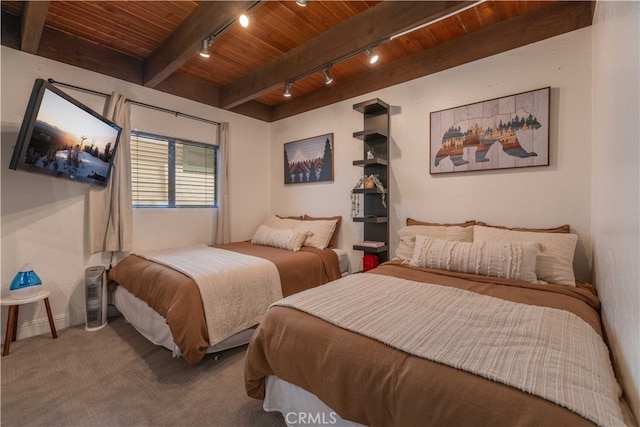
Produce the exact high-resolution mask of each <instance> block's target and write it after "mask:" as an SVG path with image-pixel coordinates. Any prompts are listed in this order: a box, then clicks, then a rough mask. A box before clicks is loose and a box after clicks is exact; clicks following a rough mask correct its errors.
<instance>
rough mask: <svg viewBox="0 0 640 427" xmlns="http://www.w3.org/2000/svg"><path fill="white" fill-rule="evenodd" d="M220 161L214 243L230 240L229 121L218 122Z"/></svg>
mask: <svg viewBox="0 0 640 427" xmlns="http://www.w3.org/2000/svg"><path fill="white" fill-rule="evenodd" d="M218 143H219V147H220V162H219V168H220V169H219V170H218V179H219V180H220V185H219V186H218V189H219V190H220V197H219V200H218V226H217V229H216V243H218V244H220V243H229V242H230V241H231V237H230V236H231V230H230V225H229V170H228V166H229V150H228V145H229V123H227V122H224V123H221V124H220V139H219V142H218Z"/></svg>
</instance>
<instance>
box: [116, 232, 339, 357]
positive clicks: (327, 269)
mask: <svg viewBox="0 0 640 427" xmlns="http://www.w3.org/2000/svg"><path fill="white" fill-rule="evenodd" d="M214 247H216V248H220V249H225V250H229V251H233V252H237V253H241V254H245V255H251V256H255V257H259V258H263V259H266V260H268V261H271V262H272V263H273V264H275V266H276V268H277V270H278V273H279V276H280V285H281V287H282V294H283V295H284V296H287V295H291V294H294V293H296V292H300V291H302V290H304V289H308V288H312V287H315V286H319V285H322V284H324V283H327V282H329V281H331V280H334V279H336V278H339V277H340V270H339V266H338V259H337V255H336V253H335V252H334V251H333V250H331V249H324V250H319V249H315V248H311V247H303V248H302V249H301V250H300V251H297V252H293V251H288V250H284V249H278V248H274V247H269V246H259V245H253V244H251V243H250V242H236V243H228V244H222V245H215V246H214ZM109 283H110V288H111V289H112V290H113V289H115V287H117V286H122V287H124V288H125V289H126V290H127V291H129V292H130V293H132V294H133V295H134V296H135V297H137V298H139V299H141V300H143V301H145V302H146V303H147V304H148V305H149V306H150V307H151V308H152V309H153V310H155V311H156V312H157V313H158V314H160V315H161V316H162V317H163V318H165V319H166V322H167V324H168V326H169V329H170V330H171V335H172V336H173V340H174V342H175V344H176V345H177V346H178V348H179V349H180V353H181V355H182V356H183V357H184V358H185V360H186V361H187V362H188V363H190V364H195V363H197V362H199V361H200V360H201V359H202V358H203V357H204V355H205V354H206V352H207V349H208V348H209V344H210V343H209V335H208V331H207V324H206V319H205V310H204V309H203V300H202V298H201V295H200V291H199V289H198V286H197V285H196V283H195V282H194V280H193V279H191V278H190V277H188V276H187V275H185V274H183V273H181V272H179V271H177V270H175V269H172V268H170V267H167V266H165V265H162V264H159V263H156V262H153V261H150V260H148V259H145V258H142V257H140V256H136V255H129V256H127V257H125V258H124V259H123V260H122V261H120V262H119V263H118V264H117V265H116V266H115V267H113V268H112V269H111V270H110V272H109Z"/></svg>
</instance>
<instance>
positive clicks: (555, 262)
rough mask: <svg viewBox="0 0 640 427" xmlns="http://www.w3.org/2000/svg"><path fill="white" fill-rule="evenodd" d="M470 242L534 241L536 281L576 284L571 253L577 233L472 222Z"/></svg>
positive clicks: (574, 246)
mask: <svg viewBox="0 0 640 427" xmlns="http://www.w3.org/2000/svg"><path fill="white" fill-rule="evenodd" d="M473 241H474V242H501V243H507V242H513V243H522V242H537V243H539V244H540V249H539V250H538V255H537V257H536V276H537V277H538V280H542V281H545V282H549V283H557V284H561V285H569V286H575V285H576V279H575V275H574V273H573V255H574V253H575V249H576V244H577V242H578V236H577V235H575V234H570V233H541V232H533V231H514V230H504V229H500V228H493V227H483V226H480V225H474V226H473Z"/></svg>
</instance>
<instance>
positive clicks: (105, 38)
mask: <svg viewBox="0 0 640 427" xmlns="http://www.w3.org/2000/svg"><path fill="white" fill-rule="evenodd" d="M593 9H594V4H593V2H591V1H523V0H520V1H503V0H498V1H490V0H487V1H482V2H475V1H473V2H471V1H406V2H405V1H361V0H355V1H336V0H332V1H320V0H310V1H308V2H307V5H306V7H301V6H299V5H298V4H297V3H296V2H295V1H276V0H269V1H187V0H184V1H76V0H73V1H50V2H49V1H28V2H24V1H2V39H1V42H2V44H3V45H5V46H8V47H11V48H14V49H20V50H23V51H25V52H28V53H32V54H36V55H40V56H43V57H47V58H50V59H54V60H56V61H60V62H64V63H68V64H71V65H75V66H78V67H81V68H85V69H88V70H92V71H96V72H100V73H103V74H106V75H110V76H113V77H116V78H120V79H123V80H126V81H130V82H132V83H136V84H140V85H145V86H148V87H152V88H155V89H157V90H160V91H164V92H168V93H172V94H175V95H178V96H182V97H184V98H187V99H192V100H195V101H199V102H202V103H205V104H208V105H212V106H215V107H219V108H223V109H228V110H232V111H235V112H238V113H240V114H244V115H247V116H250V117H254V118H257V119H260V120H264V121H268V122H270V121H274V120H279V119H282V118H285V117H289V116H292V115H295V114H299V113H302V112H304V111H309V110H312V109H314V108H318V107H322V106H325V105H329V104H332V103H335V102H338V101H341V100H344V99H348V98H352V97H355V96H358V95H361V94H364V93H368V92H371V91H374V90H378V89H381V88H384V87H388V86H391V85H394V84H398V83H402V82H405V81H408V80H411V79H415V78H418V77H422V76H425V75H428V74H431V73H435V72H438V71H442V70H445V69H447V68H450V67H455V66H457V65H461V64H464V63H467V62H470V61H474V60H477V59H481V58H484V57H487V56H490V55H495V54H497V53H500V52H503V51H506V50H510V49H514V48H517V47H520V46H524V45H526V44H530V43H533V42H536V41H539V40H542V39H545V38H549V37H553V36H556V35H559V34H562V33H565V32H568V31H573V30H576V29H579V28H582V27H585V26H588V25H591V22H592V18H593ZM460 10H462V11H460ZM456 11H459V13H457V14H454V15H452V16H449V17H446V16H447V15H448V14H450V13H454V12H456ZM242 12H247V14H248V16H249V18H250V25H249V26H248V27H247V28H243V27H242V26H241V25H239V24H238V23H237V17H238V16H239V15H240V14H241V13H242ZM443 17H444V19H442V18H443ZM437 19H440V20H437ZM433 20H437V21H436V22H433V23H431V24H429V25H426V26H424V27H422V28H420V29H417V30H415V31H412V32H410V33H408V34H406V35H402V36H400V37H395V38H391V37H392V36H394V35H398V34H399V33H401V32H403V31H406V30H409V29H411V28H415V27H416V26H420V25H425V24H428V23H429V22H431V21H433ZM207 38H210V39H211V40H212V42H211V44H210V46H209V47H208V51H209V53H210V57H209V58H203V57H201V56H200V55H198V51H199V50H200V49H201V48H202V43H203V40H205V39H207ZM371 47H373V48H374V50H375V52H376V53H377V54H379V55H380V60H379V61H378V62H377V63H376V64H374V65H371V64H369V62H368V60H367V59H368V58H367V56H366V55H365V53H364V52H365V49H367V48H371ZM327 67H330V74H331V76H332V77H333V78H334V81H333V83H331V84H330V85H325V84H324V78H323V75H322V70H324V69H326V68H327ZM43 77H46V76H43ZM287 82H291V83H292V86H291V92H292V95H293V96H291V97H290V98H285V97H283V88H284V86H285V84H286V83H287ZM91 89H94V90H99V91H107V92H108V91H109V89H108V88H91Z"/></svg>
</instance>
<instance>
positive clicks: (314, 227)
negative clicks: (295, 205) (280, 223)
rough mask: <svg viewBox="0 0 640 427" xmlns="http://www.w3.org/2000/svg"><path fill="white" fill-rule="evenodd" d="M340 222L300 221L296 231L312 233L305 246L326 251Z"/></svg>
mask: <svg viewBox="0 0 640 427" xmlns="http://www.w3.org/2000/svg"><path fill="white" fill-rule="evenodd" d="M337 222H338V220H335V219H333V220H322V219H318V220H313V221H298V223H297V224H296V225H295V228H294V229H295V230H306V231H310V232H311V233H313V234H311V235H309V236H308V237H307V239H306V240H305V242H304V244H303V246H311V247H313V248H317V249H325V248H327V246H328V245H329V241H331V236H333V232H334V230H335V229H336V224H337Z"/></svg>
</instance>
